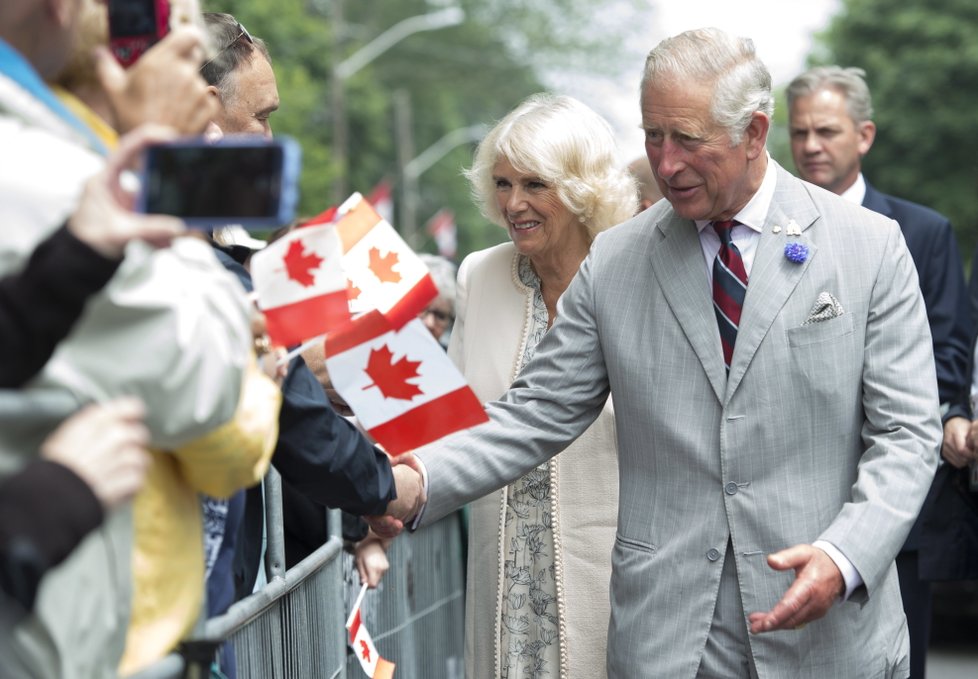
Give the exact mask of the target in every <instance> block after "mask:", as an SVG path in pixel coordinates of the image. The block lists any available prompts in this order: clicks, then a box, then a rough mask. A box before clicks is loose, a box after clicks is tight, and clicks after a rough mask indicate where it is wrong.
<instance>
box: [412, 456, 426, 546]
mask: <svg viewBox="0 0 978 679" xmlns="http://www.w3.org/2000/svg"><path fill="white" fill-rule="evenodd" d="M414 459H415V460H417V461H418V466H419V467H421V483H422V484H423V487H424V496H425V497H428V468H427V467H426V466H425V465H424V462H422V461H421V458H420V457H415V458H414ZM427 507H428V503H427V502H425V503H424V504H423V505H421V509H419V510H418V514H417V515H416V516H415V517H414V521H412V522H411V525H410V526H409V527H408V530H410V531H412V532H413V531H416V530H418V526H420V525H421V519H422V518H424V510H425V509H426V508H427Z"/></svg>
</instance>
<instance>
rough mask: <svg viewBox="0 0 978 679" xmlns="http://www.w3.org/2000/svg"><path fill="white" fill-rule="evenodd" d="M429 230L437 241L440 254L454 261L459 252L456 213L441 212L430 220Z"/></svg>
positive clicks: (442, 210)
mask: <svg viewBox="0 0 978 679" xmlns="http://www.w3.org/2000/svg"><path fill="white" fill-rule="evenodd" d="M427 230H428V233H429V234H430V235H431V237H432V238H434V239H435V245H436V246H437V247H438V254H439V255H441V256H442V257H448V258H449V259H454V258H455V253H456V252H457V251H458V234H457V230H458V229H457V227H456V226H455V213H454V212H452V211H451V210H448V209H444V208H443V209H441V210H439V211H438V212H436V213H435V216H434V217H432V218H431V219H429V220H428V224H427Z"/></svg>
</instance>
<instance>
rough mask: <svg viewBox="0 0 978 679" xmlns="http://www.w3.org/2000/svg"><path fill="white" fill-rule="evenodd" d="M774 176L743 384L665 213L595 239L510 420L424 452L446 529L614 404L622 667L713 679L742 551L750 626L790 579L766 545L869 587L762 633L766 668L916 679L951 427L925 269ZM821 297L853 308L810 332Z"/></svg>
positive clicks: (869, 229) (431, 512)
mask: <svg viewBox="0 0 978 679" xmlns="http://www.w3.org/2000/svg"><path fill="white" fill-rule="evenodd" d="M772 162H773V161H772ZM777 171H778V181H777V189H776V193H775V196H774V199H773V202H772V205H771V209H770V212H769V214H768V218H767V222H766V223H765V225H764V229H763V234H762V235H761V239H760V241H759V243H758V249H757V253H756V256H755V260H754V264H753V268H752V271H751V276H750V282H749V285H748V290H747V297H746V300H745V304H744V311H743V316H742V318H741V327H740V332H739V335H738V339H737V345H736V350H735V353H734V357H733V362H732V365H731V370H730V374H729V377H727V376H726V375H725V370H724V366H723V359H722V354H721V349H720V340H719V335H718V331H717V327H716V321H715V319H714V315H713V309H712V301H711V292H710V288H709V284H708V277H707V274H706V270H705V263H704V261H703V255H702V252H701V250H700V244H699V239H698V235H697V232H696V229H695V226H694V225H693V224H692V223H691V222H690V221H688V220H684V219H680V218H678V217H677V216H676V215H675V213H674V212H673V211H672V209H671V208H670V207H669V206H668V204H667V203H666V202H664V201H663V202H661V203H660V204H659V205H657V206H655V207H653V208H651V209H650V210H648V211H646V212H645V213H642V214H641V215H639V216H637V217H635V218H633V219H632V220H630V221H628V222H626V223H625V224H623V225H620V226H618V227H615V228H614V229H612V230H611V231H609V232H607V233H605V234H603V235H602V236H601V237H599V238H598V240H597V241H596V243H595V244H594V247H593V248H592V251H591V254H590V256H589V257H588V258H587V259H586V260H585V262H584V264H583V265H582V267H581V270H580V272H579V273H578V275H577V277H576V278H575V280H574V281H573V283H572V284H571V285H570V287H569V288H568V290H567V292H566V293H565V294H564V296H563V298H562V299H561V302H560V305H561V306H560V309H559V312H558V320H557V322H556V323H555V324H554V327H553V328H552V329H551V331H550V333H549V334H548V335H547V337H546V338H545V339H544V340H543V341H542V342H541V343H540V345H539V347H538V350H537V354H536V357H535V358H534V360H533V361H532V362H531V363H530V364H529V365H528V366H527V367H526V368H525V369H524V371H523V373H522V374H521V376H520V378H519V379H518V380H517V381H516V382H515V383H514V384H513V387H512V388H511V389H510V391H509V392H508V393H507V394H506V395H505V396H504V397H503V399H501V400H500V401H498V402H495V403H493V404H491V405H490V406H489V413H490V416H491V419H492V421H491V422H490V423H488V424H485V425H481V426H480V427H477V428H475V429H472V430H469V431H467V432H463V433H461V434H459V435H457V436H455V437H452V438H450V439H446V440H444V441H443V442H441V443H440V444H439V445H437V446H433V447H432V449H430V450H427V451H424V452H422V453H421V454H420V457H421V459H422V461H423V462H424V464H425V465H426V467H427V470H428V483H429V502H428V506H427V507H426V510H425V516H424V520H425V522H430V521H432V520H434V519H436V518H438V517H440V516H442V515H444V514H445V513H446V512H448V511H450V510H451V509H453V508H454V507H456V506H458V505H460V504H462V503H464V502H467V501H469V500H471V499H473V498H475V497H478V496H480V495H482V494H484V493H486V492H488V491H490V490H492V489H495V488H498V487H500V486H502V485H504V484H506V483H508V482H509V481H511V480H512V479H514V478H517V477H518V476H519V475H521V474H523V473H524V472H526V471H527V470H528V469H530V468H532V467H534V466H535V465H537V464H539V463H540V462H541V461H543V460H545V459H547V458H548V457H549V456H551V455H553V454H555V453H556V452H557V451H559V450H560V449H561V448H563V447H564V446H566V444H567V442H568V441H569V440H572V439H573V438H574V437H575V436H577V435H578V434H579V433H580V432H581V431H583V430H584V429H585V428H586V427H587V426H588V425H589V424H590V423H591V422H592V421H593V419H594V418H595V416H596V415H597V413H598V412H599V411H600V408H601V406H602V404H603V403H604V400H605V397H606V396H607V395H608V393H609V391H610V392H611V393H612V394H613V395H614V399H615V410H616V417H617V430H618V442H619V466H620V482H621V483H620V502H619V511H618V534H617V536H616V544H615V547H614V550H613V554H612V567H613V572H612V583H611V604H612V620H611V624H610V628H609V639H608V674H609V676H610V677H616V678H622V679H624V678H626V677H636V676H654V677H668V678H669V679H675V678H682V677H690V678H691V677H694V676H695V675H696V671H697V667H698V665H699V660H700V656H701V654H702V650H703V647H704V644H705V642H706V638H707V634H708V632H709V627H710V622H711V619H712V614H713V608H714V604H715V601H716V593H717V590H718V587H719V582H720V573H721V567H722V564H723V559H724V552H725V548H726V545H727V543H728V541H731V542H732V546H733V554H734V557H735V559H736V567H737V577H738V581H739V585H740V592H741V596H742V599H743V603H744V614H745V616H746V614H747V613H749V612H752V611H765V610H769V609H770V608H771V606H773V605H774V604H775V602H777V601H778V599H779V598H780V597H781V596H782V595H783V593H784V592H785V590H786V589H787V588H788V586H789V585H790V584H791V582H792V580H793V577H794V574H793V573H791V572H789V573H778V572H775V571H773V570H771V569H770V568H769V567H768V566H767V564H766V560H765V555H766V554H768V553H770V552H774V551H777V550H780V549H783V548H785V547H788V546H791V545H795V544H799V543H811V542H813V541H815V540H817V539H822V540H827V541H828V542H830V543H832V544H834V545H835V546H836V547H837V548H839V549H840V550H841V551H842V553H843V554H845V555H846V557H847V558H848V559H849V560H850V561H851V562H852V564H853V565H854V566H855V567H856V569H857V570H858V571H859V573H860V575H861V576H862V578H863V581H864V583H865V586H864V587H863V588H860V590H858V591H857V593H856V594H855V595H854V597H853V598H852V599H850V600H849V601H847V602H845V603H841V604H837V605H835V606H833V608H832V609H831V610H830V611H829V613H828V615H827V616H826V617H825V618H823V619H821V620H818V621H815V622H813V623H812V624H810V625H808V626H807V627H805V628H804V629H803V630H800V631H791V632H776V633H771V634H765V635H758V636H754V637H751V639H750V644H751V652H752V654H753V656H754V662H755V665H756V667H757V670H758V674H759V676H761V677H765V678H766V677H784V678H785V679H788V678H791V679H799V678H802V677H812V678H813V679H814V678H815V677H818V678H822V677H847V678H852V677H884V676H901V675H902V676H905V674H906V673H905V672H904V671H903V668H905V667H906V663H907V638H906V622H905V619H904V617H903V612H902V608H901V604H900V593H899V586H898V583H897V578H896V571H895V568H894V566H893V558H894V555H895V554H896V553H897V551H898V550H899V549H900V546H901V545H902V544H903V540H904V538H905V537H906V534H907V531H908V530H909V529H910V526H911V524H912V523H913V520H914V517H915V516H916V514H917V511H918V509H919V507H920V504H921V503H922V502H923V499H924V496H925V494H926V492H927V487H928V486H929V484H930V479H931V478H932V476H933V472H934V468H935V464H936V460H937V451H938V447H939V444H940V437H941V423H940V414H939V406H938V399H937V389H936V379H935V376H934V358H933V351H932V348H931V338H930V332H929V330H928V325H927V316H926V313H925V310H924V304H923V300H922V299H921V295H920V291H919V288H918V285H917V275H916V272H915V270H914V265H913V262H912V261H911V258H910V255H909V253H908V252H907V249H906V246H905V244H904V241H903V238H902V236H901V235H900V229H899V227H898V226H897V224H896V223H895V222H893V221H891V220H887V219H885V218H883V217H881V216H879V215H875V214H873V213H871V212H870V211H868V210H865V209H863V208H861V207H859V206H854V205H850V204H848V203H845V202H844V201H842V200H841V199H839V198H838V197H836V196H834V195H832V194H829V193H828V192H825V191H822V190H821V189H818V188H815V187H813V186H811V185H808V184H805V183H803V182H801V181H800V180H798V179H796V178H794V177H792V176H791V175H790V174H788V173H787V172H785V171H784V170H783V169H781V168H778V170H777ZM790 220H793V221H794V222H795V223H796V224H797V225H798V226H799V227H800V228H801V230H802V234H801V236H788V235H787V230H786V229H785V227H786V225H787V224H788V223H789V221H790ZM775 226H780V227H781V229H780V231H779V233H774V229H773V227H775ZM788 242H800V243H803V244H805V245H807V246H808V256H807V258H806V259H805V261H804V262H802V263H794V262H792V261H789V260H788V259H787V258H786V257H785V256H784V247H785V244H786V243H788ZM822 292H829V293H831V294H832V295H834V296H835V297H836V298H837V299H838V301H839V303H840V304H841V306H842V308H843V309H844V313H843V314H842V315H840V316H837V317H835V318H832V319H830V320H825V321H821V322H817V323H812V324H808V325H804V322H805V321H806V319H807V318H808V316H809V314H810V312H811V309H812V306H813V305H814V303H815V301H816V298H817V297H818V296H819V294H820V293H822ZM901 673H902V674H901Z"/></svg>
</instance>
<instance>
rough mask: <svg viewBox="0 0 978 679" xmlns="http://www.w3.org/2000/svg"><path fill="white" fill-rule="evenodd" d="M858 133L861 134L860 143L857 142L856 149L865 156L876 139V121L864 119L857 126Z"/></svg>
mask: <svg viewBox="0 0 978 679" xmlns="http://www.w3.org/2000/svg"><path fill="white" fill-rule="evenodd" d="M856 133H857V134H858V135H859V143H858V144H856V150H858V151H859V155H860V157H861V156H865V155H866V154H867V153H869V149H870V148H871V147H872V146H873V141H874V140H875V139H876V123H874V122H873V121H872V120H864V121H863V122H861V123H859V124H858V125H857V126H856Z"/></svg>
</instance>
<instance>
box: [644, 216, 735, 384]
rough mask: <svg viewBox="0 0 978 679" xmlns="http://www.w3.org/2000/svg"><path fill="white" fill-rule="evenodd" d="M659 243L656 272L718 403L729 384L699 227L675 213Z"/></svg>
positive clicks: (660, 228)
mask: <svg viewBox="0 0 978 679" xmlns="http://www.w3.org/2000/svg"><path fill="white" fill-rule="evenodd" d="M657 227H658V234H659V239H660V240H659V242H658V243H657V244H656V245H655V247H653V248H652V255H651V260H652V272H653V275H654V276H655V278H656V280H657V281H658V283H659V288H660V289H661V290H662V294H663V296H664V297H665V298H666V302H667V303H668V304H669V308H670V309H671V310H672V313H673V314H674V315H675V317H676V320H677V321H678V322H679V325H680V327H681V328H682V330H683V333H684V334H685V335H686V339H687V340H688V341H689V343H690V345H691V346H692V348H693V351H694V352H695V353H696V356H697V357H698V358H699V360H700V363H702V364H703V370H704V371H706V375H707V378H708V379H709V380H710V384H711V385H713V391H714V392H715V393H716V397H717V400H718V401H722V399H723V392H724V389H725V384H726V381H727V380H726V376H725V372H726V371H725V369H724V366H723V354H722V352H721V351H720V335H719V334H718V332H717V323H716V319H715V318H714V315H713V298H712V295H711V293H710V289H709V285H708V281H707V274H706V271H704V266H705V264H704V262H703V251H702V249H701V247H700V239H699V234H698V233H697V232H696V226H695V225H694V224H693V223H692V222H691V221H689V220H686V219H681V218H679V217H677V216H676V215H675V213H674V212H672V211H671V210H670V211H669V212H668V216H667V217H666V218H665V219H664V220H663V221H662V222H660V223H659V224H658V225H657Z"/></svg>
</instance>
